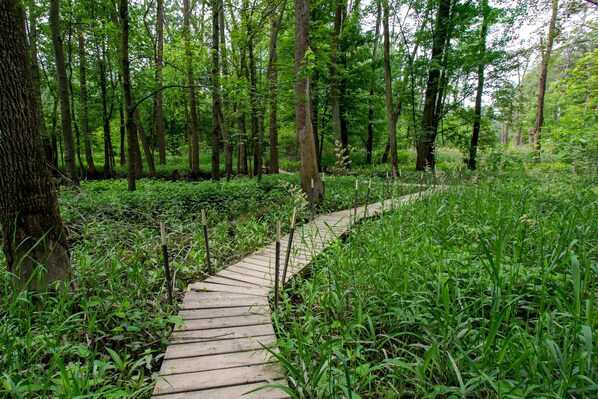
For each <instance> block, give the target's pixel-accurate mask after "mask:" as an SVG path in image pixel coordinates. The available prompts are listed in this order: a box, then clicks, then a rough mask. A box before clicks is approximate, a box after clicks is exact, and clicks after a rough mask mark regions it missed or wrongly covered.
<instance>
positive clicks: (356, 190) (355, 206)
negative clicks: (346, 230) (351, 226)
mask: <svg viewBox="0 0 598 399" xmlns="http://www.w3.org/2000/svg"><path fill="white" fill-rule="evenodd" d="M358 195H359V179H355V205H354V211H353V218H354V221H353V222H354V223H355V222H357V196H358Z"/></svg>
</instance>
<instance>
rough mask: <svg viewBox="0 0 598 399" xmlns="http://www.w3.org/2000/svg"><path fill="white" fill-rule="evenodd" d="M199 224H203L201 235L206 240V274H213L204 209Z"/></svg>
mask: <svg viewBox="0 0 598 399" xmlns="http://www.w3.org/2000/svg"><path fill="white" fill-rule="evenodd" d="M201 224H202V226H203V237H204V239H205V242H206V261H207V262H208V274H210V275H211V274H213V270H212V261H211V260H210V244H209V242H208V221H207V218H206V210H205V209H202V210H201Z"/></svg>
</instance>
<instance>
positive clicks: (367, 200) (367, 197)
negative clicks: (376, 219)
mask: <svg viewBox="0 0 598 399" xmlns="http://www.w3.org/2000/svg"><path fill="white" fill-rule="evenodd" d="M371 189H372V179H370V181H369V182H368V193H367V194H366V196H365V210H364V211H363V216H364V217H367V214H368V202H369V200H370V190H371Z"/></svg>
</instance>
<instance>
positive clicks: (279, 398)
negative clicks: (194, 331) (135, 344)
mask: <svg viewBox="0 0 598 399" xmlns="http://www.w3.org/2000/svg"><path fill="white" fill-rule="evenodd" d="M273 382H274V383H276V384H281V385H286V381H284V380H275V381H273ZM264 385H265V384H264V383H263V382H259V383H253V384H243V385H236V386H231V387H226V388H215V389H207V390H203V391H192V392H179V393H174V394H167V395H160V396H154V398H156V399H233V398H241V399H288V398H289V396H288V395H287V394H285V393H284V392H283V391H281V390H279V389H261V390H259V391H257V392H253V393H249V394H247V392H249V391H251V390H252V389H255V388H257V387H260V386H264Z"/></svg>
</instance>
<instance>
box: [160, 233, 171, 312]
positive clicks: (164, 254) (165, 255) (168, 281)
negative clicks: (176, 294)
mask: <svg viewBox="0 0 598 399" xmlns="http://www.w3.org/2000/svg"><path fill="white" fill-rule="evenodd" d="M160 237H161V238H162V257H163V258H164V275H165V276H166V291H167V292H168V303H169V304H170V305H172V279H171V278H170V266H169V264H168V247H167V246H166V226H165V225H164V222H160Z"/></svg>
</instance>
